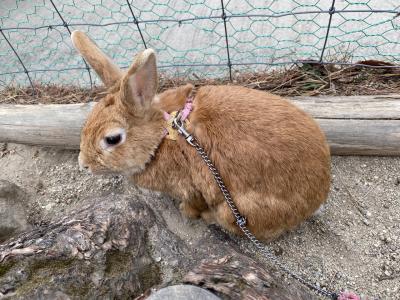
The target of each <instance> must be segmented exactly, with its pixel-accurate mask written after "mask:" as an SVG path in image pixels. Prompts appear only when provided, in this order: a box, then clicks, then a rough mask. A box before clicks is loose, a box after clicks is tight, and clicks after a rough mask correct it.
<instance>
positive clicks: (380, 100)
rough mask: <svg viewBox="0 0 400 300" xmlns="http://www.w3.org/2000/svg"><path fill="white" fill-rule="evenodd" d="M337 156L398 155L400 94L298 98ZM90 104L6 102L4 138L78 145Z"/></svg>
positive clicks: (0, 112) (0, 126)
mask: <svg viewBox="0 0 400 300" xmlns="http://www.w3.org/2000/svg"><path fill="white" fill-rule="evenodd" d="M292 101H293V103H295V104H296V105H298V106H299V107H301V108H303V109H304V110H305V111H307V112H308V113H310V114H311V115H312V116H313V117H314V118H315V119H316V120H317V122H319V124H320V125H321V128H322V129H323V131H324V132H325V134H326V136H327V138H328V142H329V143H330V145H331V150H332V154H334V155H400V96H399V95H391V96H359V97H358V96H351V97H295V98H293V99H292ZM92 107H93V103H92V104H69V105H57V104H53V105H36V106H35V105H2V106H0V142H14V143H22V144H32V145H45V146H60V147H63V148H72V149H77V148H79V134H80V130H81V128H82V126H83V123H84V121H85V119H86V116H87V114H88V113H89V111H90V110H91V109H92Z"/></svg>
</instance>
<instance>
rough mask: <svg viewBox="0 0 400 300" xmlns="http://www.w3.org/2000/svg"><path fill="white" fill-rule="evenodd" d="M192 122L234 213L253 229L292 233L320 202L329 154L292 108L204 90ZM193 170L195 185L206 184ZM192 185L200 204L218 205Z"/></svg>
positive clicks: (258, 96) (253, 94)
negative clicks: (289, 230) (233, 205)
mask: <svg viewBox="0 0 400 300" xmlns="http://www.w3.org/2000/svg"><path fill="white" fill-rule="evenodd" d="M190 118H191V129H192V130H193V131H194V134H195V136H196V137H197V139H198V140H199V142H200V144H202V145H203V147H204V148H205V149H207V152H208V153H209V155H210V157H211V159H212V160H213V161H214V162H215V165H216V166H217V168H218V169H219V171H220V173H221V175H222V177H223V178H224V181H225V182H226V184H227V186H228V188H229V190H230V191H231V193H232V195H233V197H234V198H235V199H236V202H237V205H238V207H239V209H240V210H241V211H245V212H244V214H246V215H247V216H246V217H248V218H250V219H252V218H254V223H257V224H258V225H257V226H261V227H271V226H272V227H274V226H276V230H278V228H281V229H287V228H290V227H293V226H295V225H297V224H298V223H299V222H301V221H302V220H304V219H305V218H307V217H308V216H310V215H311V214H312V213H313V212H314V211H315V210H316V209H318V207H319V206H320V205H321V203H323V202H324V201H325V200H326V198H327V194H328V191H329V185H330V154H329V147H328V145H327V143H326V140H325V136H324V134H323V133H322V131H321V130H320V128H319V126H318V125H317V123H316V122H315V121H314V120H313V119H312V118H311V117H310V116H309V115H308V114H306V113H305V112H303V111H302V110H300V109H298V108H297V107H296V106H294V105H293V104H291V103H289V102H288V101H286V100H284V99H282V98H280V97H279V96H275V95H271V94H268V93H265V92H262V91H257V90H252V89H247V88H244V87H238V86H206V87H202V88H200V89H199V90H198V91H197V93H196V98H195V109H194V111H193V112H192V115H191V116H190ZM201 163H202V164H204V163H203V162H201ZM195 170H196V171H195V173H193V176H194V177H196V176H200V177H202V178H203V179H204V177H207V178H209V179H211V180H212V178H210V174H209V171H208V170H207V167H206V166H205V165H203V166H200V165H198V166H197V168H195ZM198 170H202V171H201V172H199V171H198ZM197 179H198V180H197ZM197 179H196V178H194V182H198V184H199V186H198V188H199V189H200V190H202V191H203V194H204V196H205V198H206V201H208V202H210V201H215V202H219V201H223V199H222V198H221V196H220V192H219V191H218V189H217V187H216V186H214V187H212V188H211V187H210V186H208V185H207V184H205V183H204V180H201V179H200V178H197ZM207 181H208V180H207ZM208 182H209V181H208ZM246 195H247V196H246ZM209 204H210V203H209ZM260 218H261V219H262V218H268V219H269V220H270V221H267V220H264V222H260ZM274 224H275V225H274ZM254 230H255V231H257V228H254ZM271 230H272V231H274V230H275V229H274V228H271Z"/></svg>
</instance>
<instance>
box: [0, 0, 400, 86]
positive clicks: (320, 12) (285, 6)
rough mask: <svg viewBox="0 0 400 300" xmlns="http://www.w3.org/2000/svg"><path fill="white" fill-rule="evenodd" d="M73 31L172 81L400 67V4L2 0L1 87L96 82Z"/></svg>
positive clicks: (123, 62) (362, 0)
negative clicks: (141, 60) (375, 63)
mask: <svg viewBox="0 0 400 300" xmlns="http://www.w3.org/2000/svg"><path fill="white" fill-rule="evenodd" d="M76 29H79V30H82V31H85V32H87V33H88V35H89V36H90V37H91V38H92V39H93V40H95V41H96V43H97V44H98V45H99V46H100V48H101V49H103V50H104V51H105V52H107V53H108V54H109V55H110V56H111V57H113V59H114V60H115V61H116V63H117V64H118V65H119V66H121V67H122V68H126V67H127V66H128V65H129V64H130V62H131V60H132V57H133V55H134V54H135V53H137V52H138V51H140V50H143V49H145V48H147V47H151V48H154V49H155V50H156V51H157V53H158V64H159V68H160V72H161V73H162V74H164V75H165V76H171V77H174V76H176V77H186V78H190V77H194V78H204V77H207V78H219V77H225V78H226V77H228V78H230V79H232V78H234V77H235V76H236V75H237V74H238V73H243V72H257V71H264V70H266V69H268V68H275V67H277V66H284V65H290V64H293V63H299V62H305V61H306V62H311V63H323V64H342V65H346V64H357V63H359V64H363V61H365V60H380V61H386V62H390V63H392V64H393V67H397V66H396V65H397V63H398V62H399V60H400V35H399V33H400V30H399V29H400V4H399V3H398V1H397V0H391V1H390V0H387V1H381V0H336V1H335V0H279V1H278V0H263V1H261V0H254V1H250V0H183V1H178V0H135V1H133V0H82V1H76V0H64V1H61V0H32V1H21V0H17V1H15V0H13V1H11V0H2V1H1V2H0V33H1V35H0V66H1V68H0V84H1V85H2V86H8V85H29V84H30V85H32V84H33V83H35V82H39V83H57V84H73V85H80V86H88V85H90V86H92V85H94V84H97V83H98V79H97V77H96V75H95V74H94V73H93V72H92V71H91V70H90V68H89V66H88V65H87V64H86V62H85V61H84V60H83V59H82V58H81V57H80V56H79V55H78V54H77V52H76V51H75V50H74V49H73V46H72V44H71V41H70V37H69V36H70V33H71V31H72V30H76ZM385 67H387V66H385Z"/></svg>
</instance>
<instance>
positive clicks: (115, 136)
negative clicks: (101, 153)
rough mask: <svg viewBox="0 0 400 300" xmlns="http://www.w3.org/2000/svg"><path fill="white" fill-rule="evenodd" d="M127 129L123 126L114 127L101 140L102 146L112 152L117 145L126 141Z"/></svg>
mask: <svg viewBox="0 0 400 300" xmlns="http://www.w3.org/2000/svg"><path fill="white" fill-rule="evenodd" d="M125 140H126V131H125V129H123V128H114V129H113V130H110V131H108V132H107V133H106V135H105V136H104V138H102V139H101V141H100V147H101V149H103V150H107V152H111V151H112V150H113V149H114V148H115V147H116V146H119V145H121V144H123V143H125Z"/></svg>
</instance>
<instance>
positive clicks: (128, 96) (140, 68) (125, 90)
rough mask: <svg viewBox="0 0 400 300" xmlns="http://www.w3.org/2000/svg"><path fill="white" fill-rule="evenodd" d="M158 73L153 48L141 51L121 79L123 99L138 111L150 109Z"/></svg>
mask: <svg viewBox="0 0 400 300" xmlns="http://www.w3.org/2000/svg"><path fill="white" fill-rule="evenodd" d="M157 87H158V73H157V62H156V54H155V52H154V50H153V49H146V50H144V51H143V52H141V53H139V54H138V55H137V56H136V57H135V59H134V61H133V64H132V65H131V67H130V68H129V69H128V72H127V73H126V74H125V75H124V78H123V79H122V80H121V88H120V91H121V99H122V101H124V103H125V104H126V105H127V106H128V107H134V108H135V110H137V111H144V110H146V109H148V108H149V107H150V106H151V104H152V102H153V99H154V96H155V95H156V92H157Z"/></svg>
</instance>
